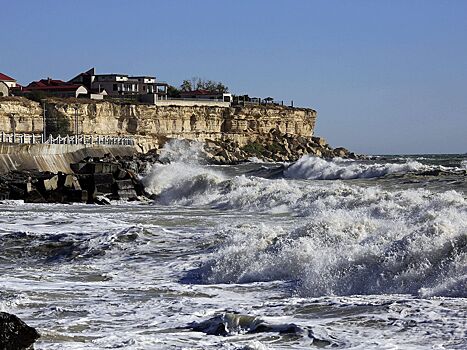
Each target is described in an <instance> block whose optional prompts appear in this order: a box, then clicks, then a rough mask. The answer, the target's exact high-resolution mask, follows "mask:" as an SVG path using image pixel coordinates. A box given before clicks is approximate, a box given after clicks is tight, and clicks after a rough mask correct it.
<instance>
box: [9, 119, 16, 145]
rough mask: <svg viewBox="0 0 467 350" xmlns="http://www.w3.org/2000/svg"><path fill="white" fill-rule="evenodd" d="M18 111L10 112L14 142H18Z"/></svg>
mask: <svg viewBox="0 0 467 350" xmlns="http://www.w3.org/2000/svg"><path fill="white" fill-rule="evenodd" d="M15 116H16V113H10V118H11V120H10V124H11V129H12V131H13V143H15V142H16V120H15Z"/></svg>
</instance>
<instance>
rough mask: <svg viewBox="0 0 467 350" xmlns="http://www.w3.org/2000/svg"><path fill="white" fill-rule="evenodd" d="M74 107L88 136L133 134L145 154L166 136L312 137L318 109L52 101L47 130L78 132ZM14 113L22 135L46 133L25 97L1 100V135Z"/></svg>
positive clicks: (37, 107)
mask: <svg viewBox="0 0 467 350" xmlns="http://www.w3.org/2000/svg"><path fill="white" fill-rule="evenodd" d="M75 107H76V108H77V113H78V121H79V122H78V124H79V125H78V127H79V132H80V133H84V134H89V135H133V136H134V137H135V139H136V141H137V143H138V145H139V148H140V150H141V151H147V150H149V149H151V148H158V147H159V146H160V145H161V144H163V143H164V141H165V140H166V139H167V138H185V139H191V140H198V141H204V140H206V139H210V140H233V141H236V142H238V143H239V145H245V144H247V143H249V142H251V141H254V140H256V139H257V138H258V136H260V135H262V134H265V133H268V132H270V131H271V130H273V129H276V130H279V131H280V132H281V133H287V134H290V135H296V136H304V137H311V136H312V134H313V129H314V126H315V121H316V111H314V110H312V109H305V108H289V107H281V106H268V107H265V106H246V107H216V106H154V105H143V104H117V103H111V102H107V101H88V100H48V101H47V103H46V109H47V128H48V130H49V131H52V130H58V131H60V133H62V134H63V133H66V131H65V129H66V130H67V132H68V133H70V134H71V133H73V132H74V118H75V117H74V116H75ZM11 113H15V114H16V116H15V119H16V120H17V126H16V131H17V132H38V133H40V132H41V131H42V108H41V106H40V104H39V103H35V102H31V101H29V100H26V99H24V98H15V99H0V132H1V131H4V132H11V129H12V125H11Z"/></svg>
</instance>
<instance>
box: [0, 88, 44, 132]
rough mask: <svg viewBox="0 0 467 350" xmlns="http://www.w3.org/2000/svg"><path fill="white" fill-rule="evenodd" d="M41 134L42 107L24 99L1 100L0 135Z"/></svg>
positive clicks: (6, 98)
mask: <svg viewBox="0 0 467 350" xmlns="http://www.w3.org/2000/svg"><path fill="white" fill-rule="evenodd" d="M14 128H15V129H16V132H17V133H38V134H39V133H41V132H42V128H43V123H42V107H41V106H40V104H39V103H37V102H33V101H30V100H27V99H25V98H22V97H2V98H0V133H1V132H2V131H3V132H5V133H11V132H13V129H14Z"/></svg>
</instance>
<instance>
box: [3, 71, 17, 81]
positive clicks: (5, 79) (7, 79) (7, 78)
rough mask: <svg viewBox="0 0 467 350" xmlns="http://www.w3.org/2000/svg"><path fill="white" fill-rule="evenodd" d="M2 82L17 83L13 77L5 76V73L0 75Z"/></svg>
mask: <svg viewBox="0 0 467 350" xmlns="http://www.w3.org/2000/svg"><path fill="white" fill-rule="evenodd" d="M0 80H3V81H16V80H15V79H13V78H12V77H9V76H8V75H6V74H3V73H0Z"/></svg>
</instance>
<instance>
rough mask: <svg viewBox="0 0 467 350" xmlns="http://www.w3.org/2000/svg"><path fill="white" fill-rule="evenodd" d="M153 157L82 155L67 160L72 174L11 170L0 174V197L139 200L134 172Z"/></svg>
mask: <svg viewBox="0 0 467 350" xmlns="http://www.w3.org/2000/svg"><path fill="white" fill-rule="evenodd" d="M157 159H158V157H157V156H156V155H154V154H145V155H144V156H141V157H136V156H132V157H125V158H121V157H112V156H110V155H108V156H105V157H103V158H86V159H83V160H82V161H80V162H78V163H74V164H70V167H71V169H72V170H73V172H74V173H73V174H65V173H62V172H58V173H52V172H40V171H34V170H29V171H11V172H9V173H8V174H4V175H0V200H7V199H13V200H18V199H22V200H24V201H25V202H26V203H88V204H109V203H110V202H109V201H110V200H130V201H131V200H139V199H140V197H144V196H145V195H147V194H146V192H145V191H144V186H143V185H142V183H141V181H140V180H139V178H138V176H137V174H138V173H140V172H142V171H143V170H144V169H145V168H146V167H147V165H148V164H149V163H153V162H155V161H157Z"/></svg>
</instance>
